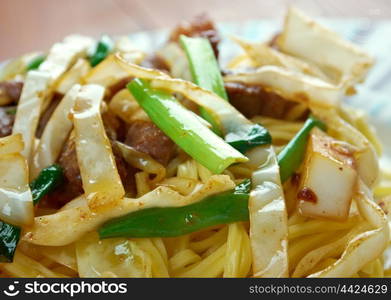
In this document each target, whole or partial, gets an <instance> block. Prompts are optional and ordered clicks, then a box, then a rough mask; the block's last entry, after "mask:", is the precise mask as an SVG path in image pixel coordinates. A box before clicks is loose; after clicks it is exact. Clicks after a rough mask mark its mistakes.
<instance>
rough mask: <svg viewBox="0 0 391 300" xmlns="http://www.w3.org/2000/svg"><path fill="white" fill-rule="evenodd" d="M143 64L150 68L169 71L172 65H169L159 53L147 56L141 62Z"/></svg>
mask: <svg viewBox="0 0 391 300" xmlns="http://www.w3.org/2000/svg"><path fill="white" fill-rule="evenodd" d="M141 66H143V67H145V68H150V69H157V70H160V71H163V72H167V73H168V72H169V71H170V66H168V65H167V63H166V62H165V61H164V59H162V58H161V57H160V56H159V55H157V54H152V55H149V56H147V58H146V59H144V60H143V62H142V63H141Z"/></svg>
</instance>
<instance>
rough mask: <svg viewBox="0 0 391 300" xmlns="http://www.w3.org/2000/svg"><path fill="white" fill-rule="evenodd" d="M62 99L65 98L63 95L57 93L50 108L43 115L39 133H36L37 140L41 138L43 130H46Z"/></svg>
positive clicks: (40, 120) (39, 124)
mask: <svg viewBox="0 0 391 300" xmlns="http://www.w3.org/2000/svg"><path fill="white" fill-rule="evenodd" d="M62 97H63V95H61V94H57V93H56V94H54V95H53V98H52V100H51V101H50V104H49V106H48V107H47V108H46V110H45V111H44V112H43V113H42V115H41V117H40V119H39V123H38V128H37V131H36V133H35V135H36V137H37V138H41V136H42V133H43V130H44V129H45V126H46V124H47V122H49V119H50V117H51V116H52V114H53V112H54V111H55V109H56V108H57V105H58V104H60V101H61V100H62Z"/></svg>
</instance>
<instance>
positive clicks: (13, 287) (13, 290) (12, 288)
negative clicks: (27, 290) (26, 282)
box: [3, 281, 20, 297]
mask: <svg viewBox="0 0 391 300" xmlns="http://www.w3.org/2000/svg"><path fill="white" fill-rule="evenodd" d="M18 283H19V281H14V283H13V284H10V285H9V286H8V288H7V289H6V290H4V291H3V293H4V294H5V295H7V296H9V297H15V296H17V295H19V293H20V292H19V290H18V289H17V285H18Z"/></svg>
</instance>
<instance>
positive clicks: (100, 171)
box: [72, 84, 125, 210]
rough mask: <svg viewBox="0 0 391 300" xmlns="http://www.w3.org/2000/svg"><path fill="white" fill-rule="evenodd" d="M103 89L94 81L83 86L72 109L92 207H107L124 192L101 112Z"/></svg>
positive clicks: (86, 191)
mask: <svg viewBox="0 0 391 300" xmlns="http://www.w3.org/2000/svg"><path fill="white" fill-rule="evenodd" d="M104 90H105V89H104V87H102V86H100V85H96V84H90V85H85V86H82V87H81V89H80V91H79V92H78V94H77V96H76V100H75V104H74V106H73V109H72V119H73V125H74V130H75V143H76V153H77V160H78V164H79V167H80V174H81V178H82V182H83V189H84V192H85V193H86V197H87V200H88V205H89V207H90V208H91V209H92V210H99V209H107V208H110V206H112V205H115V203H116V202H118V201H119V200H120V199H121V198H122V197H123V196H124V195H125V190H124V187H123V185H122V182H121V178H120V176H119V174H118V170H117V166H116V163H115V158H114V155H113V151H112V149H111V144H110V141H109V139H108V137H107V135H106V132H105V128H104V125H103V121H102V117H101V113H100V107H101V104H102V101H103V96H104Z"/></svg>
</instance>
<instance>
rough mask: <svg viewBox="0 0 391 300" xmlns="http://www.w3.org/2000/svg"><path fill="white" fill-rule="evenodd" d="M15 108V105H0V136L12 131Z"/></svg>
mask: <svg viewBox="0 0 391 300" xmlns="http://www.w3.org/2000/svg"><path fill="white" fill-rule="evenodd" d="M15 110H16V107H0V137H5V136H7V135H10V134H11V133H12V126H13V125H14V121H15Z"/></svg>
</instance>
